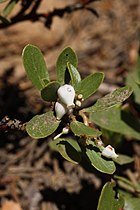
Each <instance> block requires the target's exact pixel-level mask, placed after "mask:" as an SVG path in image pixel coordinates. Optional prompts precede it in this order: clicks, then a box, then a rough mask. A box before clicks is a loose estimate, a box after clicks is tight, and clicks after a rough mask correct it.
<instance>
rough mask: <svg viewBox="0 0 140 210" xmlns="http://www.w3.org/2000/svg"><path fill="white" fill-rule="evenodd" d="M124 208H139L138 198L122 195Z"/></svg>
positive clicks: (125, 209)
mask: <svg viewBox="0 0 140 210" xmlns="http://www.w3.org/2000/svg"><path fill="white" fill-rule="evenodd" d="M124 200H125V208H124V210H138V209H140V198H135V197H132V198H131V197H128V196H127V197H124Z"/></svg>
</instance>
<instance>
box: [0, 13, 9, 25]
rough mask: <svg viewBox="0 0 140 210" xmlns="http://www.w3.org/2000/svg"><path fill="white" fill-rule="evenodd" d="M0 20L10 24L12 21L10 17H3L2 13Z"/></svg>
mask: <svg viewBox="0 0 140 210" xmlns="http://www.w3.org/2000/svg"><path fill="white" fill-rule="evenodd" d="M0 21H1V22H2V23H6V24H9V23H10V22H11V21H10V19H9V18H6V17H3V16H1V15H0Z"/></svg>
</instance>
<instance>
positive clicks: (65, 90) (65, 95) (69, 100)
mask: <svg viewBox="0 0 140 210" xmlns="http://www.w3.org/2000/svg"><path fill="white" fill-rule="evenodd" d="M57 93H58V97H59V99H60V100H61V102H62V103H64V104H65V105H66V106H67V108H74V107H75V104H74V103H73V102H74V98H75V90H74V88H73V87H72V86H71V85H67V84H66V85H63V86H61V87H60V88H59V89H58V91H57Z"/></svg>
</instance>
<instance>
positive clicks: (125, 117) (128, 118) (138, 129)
mask: <svg viewBox="0 0 140 210" xmlns="http://www.w3.org/2000/svg"><path fill="white" fill-rule="evenodd" d="M90 120H91V121H93V122H94V123H95V124H97V125H99V126H101V127H103V128H105V129H107V130H110V131H114V132H116V133H121V134H123V135H126V136H128V137H131V138H133V139H137V140H140V123H139V122H138V120H137V119H136V117H135V116H133V115H132V114H131V113H128V112H125V111H121V110H120V108H118V107H113V108H110V109H109V110H106V111H101V112H95V113H91V114H90Z"/></svg>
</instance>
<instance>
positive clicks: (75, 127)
mask: <svg viewBox="0 0 140 210" xmlns="http://www.w3.org/2000/svg"><path fill="white" fill-rule="evenodd" d="M70 128H71V130H72V132H73V133H74V134H75V135H76V136H87V137H91V138H96V137H98V136H100V135H101V134H102V133H101V132H100V131H99V130H98V129H95V128H91V127H89V126H86V125H84V124H83V123H81V122H79V121H73V122H71V123H70Z"/></svg>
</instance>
